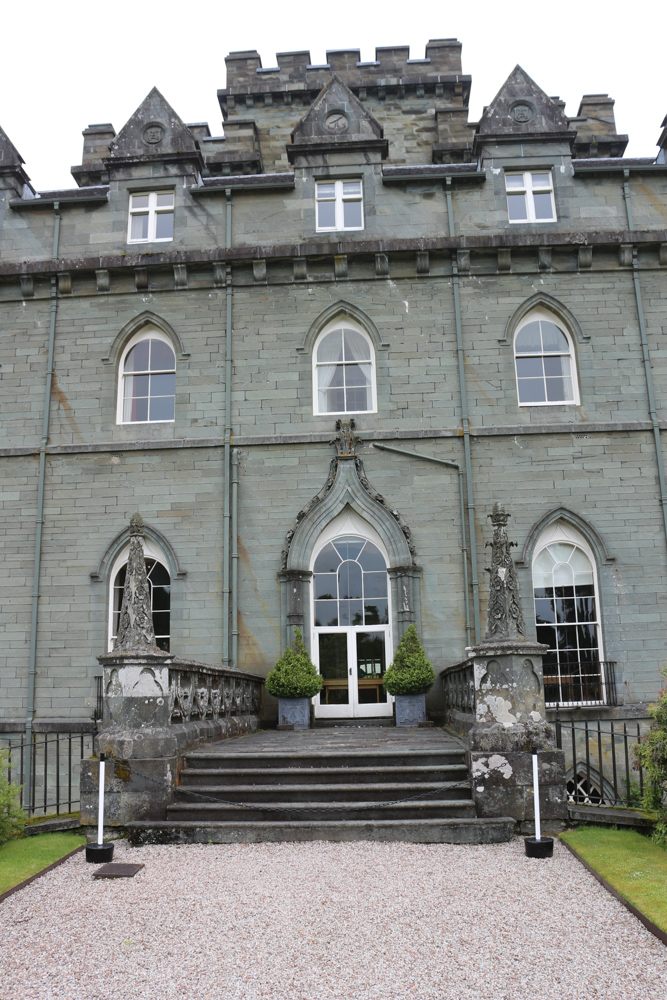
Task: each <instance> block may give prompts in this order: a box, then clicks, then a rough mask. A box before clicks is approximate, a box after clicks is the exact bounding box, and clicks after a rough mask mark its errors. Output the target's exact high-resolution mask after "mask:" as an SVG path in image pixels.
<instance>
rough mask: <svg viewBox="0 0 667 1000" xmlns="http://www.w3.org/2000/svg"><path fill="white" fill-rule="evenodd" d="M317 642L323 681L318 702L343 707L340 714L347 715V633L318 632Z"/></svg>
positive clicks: (332, 706)
mask: <svg viewBox="0 0 667 1000" xmlns="http://www.w3.org/2000/svg"><path fill="white" fill-rule="evenodd" d="M318 642H319V660H320V674H321V675H322V680H323V682H324V684H323V687H322V690H321V691H320V694H319V703H320V705H322V706H325V705H326V706H327V707H331V708H334V707H335V708H342V709H345V710H344V711H342V712H341V713H340V714H341V715H347V714H349V710H347V706H349V704H350V689H349V679H348V666H347V633H346V632H320V634H319V636H318Z"/></svg>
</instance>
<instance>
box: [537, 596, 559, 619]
mask: <svg viewBox="0 0 667 1000" xmlns="http://www.w3.org/2000/svg"><path fill="white" fill-rule="evenodd" d="M535 621H536V622H537V624H538V625H552V624H553V623H554V622H555V621H556V609H555V608H554V602H553V601H552V600H549V599H548V598H538V599H536V601H535Z"/></svg>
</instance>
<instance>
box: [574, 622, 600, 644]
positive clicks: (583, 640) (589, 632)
mask: <svg viewBox="0 0 667 1000" xmlns="http://www.w3.org/2000/svg"><path fill="white" fill-rule="evenodd" d="M577 635H578V637H579V648H580V649H595V648H597V644H598V640H597V628H596V627H595V625H592V624H591V625H577Z"/></svg>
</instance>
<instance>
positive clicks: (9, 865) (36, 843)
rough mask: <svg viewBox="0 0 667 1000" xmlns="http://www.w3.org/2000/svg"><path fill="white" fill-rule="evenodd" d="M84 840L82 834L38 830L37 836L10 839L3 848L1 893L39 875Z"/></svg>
mask: <svg viewBox="0 0 667 1000" xmlns="http://www.w3.org/2000/svg"><path fill="white" fill-rule="evenodd" d="M85 842H86V838H85V837H82V836H81V834H80V833H37V834H35V836H34V837H20V838H18V839H16V840H10V841H8V842H7V843H6V844H3V845H2V847H0V893H3V892H6V891H7V889H11V888H13V887H14V886H15V885H18V884H19V882H23V880H24V879H26V878H30V876H31V875H36V874H37V872H39V871H41V870H42V868H46V867H47V866H48V865H51V864H53V862H54V861H57V860H58V858H62V857H64V855H65V854H69V852H70V851H73V850H74V849H75V847H80V846H81V844H85Z"/></svg>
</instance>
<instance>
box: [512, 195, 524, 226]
mask: <svg viewBox="0 0 667 1000" xmlns="http://www.w3.org/2000/svg"><path fill="white" fill-rule="evenodd" d="M507 212H508V214H509V217H510V219H511V220H512V222H525V221H526V220H527V219H528V211H527V209H526V196H525V194H508V195H507Z"/></svg>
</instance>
